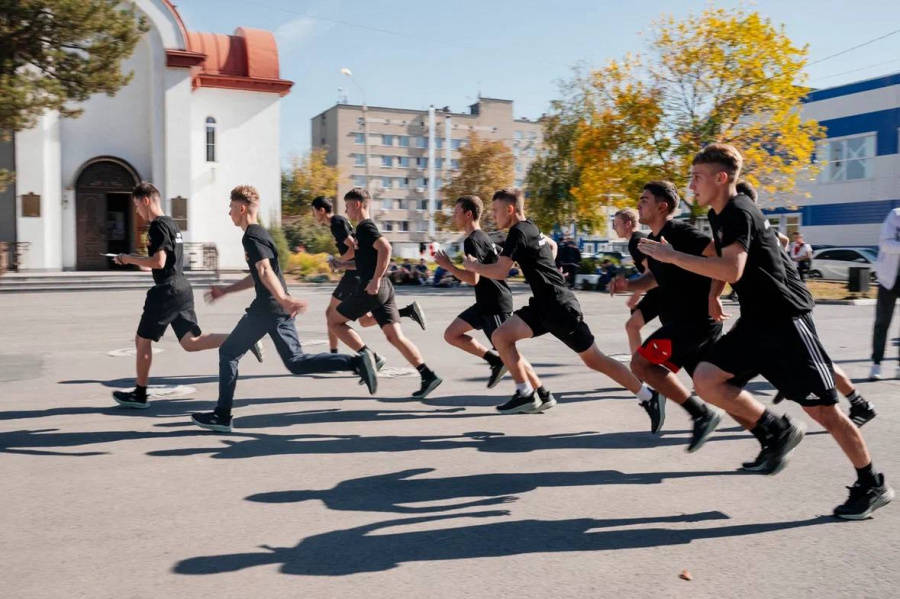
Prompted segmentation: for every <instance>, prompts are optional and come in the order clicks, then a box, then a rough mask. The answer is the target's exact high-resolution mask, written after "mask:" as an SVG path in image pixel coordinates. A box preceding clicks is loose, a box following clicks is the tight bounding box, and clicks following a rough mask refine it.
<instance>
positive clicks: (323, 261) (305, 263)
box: [286, 253, 331, 277]
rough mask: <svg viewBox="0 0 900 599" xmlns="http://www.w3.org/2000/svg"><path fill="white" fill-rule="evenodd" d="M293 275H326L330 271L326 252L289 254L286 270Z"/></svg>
mask: <svg viewBox="0 0 900 599" xmlns="http://www.w3.org/2000/svg"><path fill="white" fill-rule="evenodd" d="M286 272H289V273H291V274H292V275H294V276H300V277H306V276H309V275H323V274H324V275H327V274H328V273H330V272H331V268H329V266H328V254H308V253H304V254H291V256H290V258H288V266H287V271H286Z"/></svg>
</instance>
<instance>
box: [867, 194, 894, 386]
mask: <svg viewBox="0 0 900 599" xmlns="http://www.w3.org/2000/svg"><path fill="white" fill-rule="evenodd" d="M898 268H900V208H894V209H893V210H891V211H890V212H888V215H887V218H886V219H884V224H883V225H882V226H881V235H880V236H879V238H878V262H876V264H875V274H877V275H878V304H877V305H876V306H875V330H874V332H873V334H872V370H871V371H869V380H872V381H877V380H880V379H881V359H882V358H883V357H884V344H885V342H886V341H887V332H888V328H889V327H890V326H891V319H892V318H893V317H894V304H895V303H896V301H897V293H898V292H900V288H898V285H897V284H898V283H900V277H898V276H897V270H898Z"/></svg>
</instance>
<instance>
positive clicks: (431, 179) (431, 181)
mask: <svg viewBox="0 0 900 599" xmlns="http://www.w3.org/2000/svg"><path fill="white" fill-rule="evenodd" d="M434 140H435V135H434V105H432V106H429V107H428V237H429V239H428V240H429V241H434V213H435V201H434V200H435V197H434V196H435V194H434V174H435V168H434V145H435V141H434Z"/></svg>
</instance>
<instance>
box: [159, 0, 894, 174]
mask: <svg viewBox="0 0 900 599" xmlns="http://www.w3.org/2000/svg"><path fill="white" fill-rule="evenodd" d="M175 2H176V4H177V5H178V9H179V11H180V12H181V15H182V17H183V18H184V20H185V23H186V24H187V27H188V29H191V30H195V31H211V32H216V33H232V32H233V31H234V29H235V28H236V27H240V26H246V27H256V28H261V29H268V30H270V31H273V32H275V34H276V37H277V39H278V43H279V52H280V59H281V76H282V77H283V78H285V79H290V80H292V81H294V82H295V83H294V88H293V90H292V91H291V93H290V94H289V95H288V96H287V97H285V99H284V100H283V101H282V115H281V130H282V138H281V150H282V156H283V157H284V158H285V159H287V158H288V157H289V156H291V155H293V154H302V153H303V152H305V151H306V150H308V149H309V146H310V140H309V134H310V125H309V121H310V118H311V117H313V116H315V115H317V114H319V113H320V112H322V111H324V110H326V109H328V108H329V107H331V106H333V105H334V104H335V102H336V101H337V98H338V88H341V87H343V88H345V89H347V94H348V95H349V101H350V102H351V103H360V102H361V98H360V93H359V91H358V89H357V88H356V87H353V86H352V84H350V82H349V81H348V80H347V78H346V77H344V76H342V75H341V74H340V69H341V68H342V67H348V68H350V69H351V70H352V71H353V74H354V78H356V79H357V81H358V82H359V83H360V84H361V86H362V87H363V88H364V90H365V94H366V100H367V102H368V103H369V105H371V106H396V107H402V108H418V109H424V108H427V107H428V106H429V105H430V104H434V105H435V106H438V107H442V106H450V107H451V109H453V110H454V111H463V110H465V109H466V107H467V106H468V105H469V104H471V103H473V102H474V101H475V98H476V97H477V96H478V93H479V91H480V92H481V95H482V96H485V97H492V98H505V99H510V100H513V101H514V102H515V112H516V116H519V117H530V118H536V117H538V116H540V115H541V113H543V112H545V111H546V109H547V106H548V103H549V102H550V100H551V99H553V98H554V97H555V95H556V92H557V87H556V82H557V81H558V80H559V79H560V78H565V77H567V76H568V75H569V73H570V71H571V67H572V65H575V64H578V63H584V64H587V65H597V64H602V63H603V62H604V61H605V60H607V59H609V58H614V57H619V56H621V55H623V54H624V53H626V52H641V51H643V50H644V48H645V44H646V36H642V32H647V31H648V29H649V27H650V23H651V22H652V21H653V20H654V19H655V18H656V17H657V16H659V15H660V14H662V13H664V12H666V13H670V14H674V15H675V16H685V15H687V14H689V13H690V12H691V11H694V12H697V11H700V10H702V9H703V8H704V7H705V6H707V4H708V3H707V2H705V1H704V0H666V1H662V0H640V1H632V2H622V1H611V0H594V1H587V0H557V1H555V2H551V1H547V0H482V1H479V2H475V1H468V0H467V1H456V2H447V1H444V2H437V1H433V0H419V1H417V2H413V1H408V0H392V1H384V0H369V1H365V0H295V1H289V0H260V1H259V2H256V1H248V0H180V1H179V0H175ZM737 4H738V3H737V2H732V1H727V2H717V3H716V5H717V6H734V5H737ZM753 7H755V8H756V9H757V10H759V11H760V12H762V13H763V14H764V15H766V16H768V17H770V18H771V19H772V20H773V21H774V22H775V23H776V24H784V26H785V28H786V31H787V33H788V35H789V36H790V37H791V38H792V39H793V40H794V41H795V42H797V43H798V44H808V45H809V51H810V61H815V60H818V59H821V58H825V57H826V56H829V55H831V54H834V53H837V52H840V51H842V50H845V49H847V48H850V47H852V46H855V45H857V44H860V43H863V42H865V41H867V40H870V39H873V38H876V37H878V36H881V35H884V34H887V33H889V32H891V31H893V30H895V29H900V2H898V1H897V0H869V1H866V0H858V1H855V2H847V1H842V0H783V1H778V2H776V1H771V0H769V1H761V2H758V3H756V4H754V5H753ZM848 71H854V72H848ZM898 71H900V33H898V34H895V35H892V36H890V37H888V38H886V39H884V40H881V41H877V42H875V43H872V44H869V45H867V46H865V47H863V48H860V49H858V50H854V51H852V52H849V53H847V54H844V55H842V56H839V57H836V58H832V59H829V60H826V61H824V62H822V63H821V64H817V65H814V66H812V67H810V68H809V75H810V84H811V85H813V86H814V87H830V86H833V85H839V84H842V83H847V82H851V81H857V80H861V79H868V78H871V77H875V76H878V75H882V74H886V73H893V72H898Z"/></svg>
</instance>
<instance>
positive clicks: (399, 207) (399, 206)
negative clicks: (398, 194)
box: [394, 200, 403, 210]
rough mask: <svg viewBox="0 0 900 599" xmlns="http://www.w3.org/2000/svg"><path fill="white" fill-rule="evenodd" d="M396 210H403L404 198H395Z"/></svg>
mask: <svg viewBox="0 0 900 599" xmlns="http://www.w3.org/2000/svg"><path fill="white" fill-rule="evenodd" d="M394 210H403V200H394Z"/></svg>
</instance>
